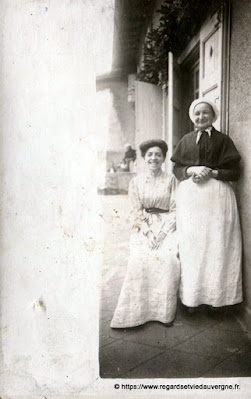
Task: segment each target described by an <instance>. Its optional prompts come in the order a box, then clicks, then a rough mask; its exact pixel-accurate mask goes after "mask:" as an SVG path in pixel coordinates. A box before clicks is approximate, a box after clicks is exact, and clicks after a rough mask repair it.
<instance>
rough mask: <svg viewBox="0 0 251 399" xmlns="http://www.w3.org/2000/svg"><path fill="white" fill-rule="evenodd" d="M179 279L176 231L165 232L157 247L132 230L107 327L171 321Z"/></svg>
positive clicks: (124, 326) (173, 316)
mask: <svg viewBox="0 0 251 399" xmlns="http://www.w3.org/2000/svg"><path fill="white" fill-rule="evenodd" d="M179 282H180V265H179V259H178V257H177V239H176V233H175V232H170V233H168V235H167V236H166V238H165V240H164V242H163V244H162V246H161V248H159V249H158V250H151V249H149V247H148V240H147V238H146V236H144V235H143V234H142V233H141V232H138V233H133V234H132V236H131V241H130V256H129V261H128V266H127V272H126V276H125V280H124V283H123V286H122V289H121V293H120V296H119V300H118V304H117V307H116V310H115V313H114V316H113V319H112V322H111V327H113V328H126V327H134V326H139V325H141V324H144V323H146V322H148V321H160V322H162V323H169V322H171V321H173V319H174V318H175V313H176V307H177V291H178V288H179Z"/></svg>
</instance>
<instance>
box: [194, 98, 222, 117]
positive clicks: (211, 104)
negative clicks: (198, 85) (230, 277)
mask: <svg viewBox="0 0 251 399" xmlns="http://www.w3.org/2000/svg"><path fill="white" fill-rule="evenodd" d="M201 103H206V104H208V105H210V106H211V107H212V109H213V111H214V119H213V122H215V121H216V119H217V118H218V116H219V111H218V108H217V106H216V104H215V103H213V102H212V101H209V100H207V99H206V98H203V97H202V98H197V100H194V101H193V102H192V104H191V105H190V107H189V117H190V119H191V121H192V122H193V123H194V120H195V116H194V108H195V107H196V105H198V104H201Z"/></svg>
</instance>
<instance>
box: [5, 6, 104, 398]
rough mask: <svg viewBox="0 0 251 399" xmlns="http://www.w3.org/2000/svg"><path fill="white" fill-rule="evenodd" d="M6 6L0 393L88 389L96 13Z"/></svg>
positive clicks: (93, 307) (93, 315)
mask: <svg viewBox="0 0 251 399" xmlns="http://www.w3.org/2000/svg"><path fill="white" fill-rule="evenodd" d="M0 11H1V12H0V15H1V36H0V37H1V39H0V51H1V62H0V99H1V102H0V127H1V157H0V160H1V162H0V175H1V181H0V185H1V187H0V188H1V211H2V213H1V241H0V243H1V277H0V281H1V336H2V343H1V344H2V345H1V347H2V358H1V373H2V374H1V379H0V392H1V396H2V397H10V396H14V395H24V397H28V395H32V394H33V395H35V394H36V395H38V394H41V395H45V396H46V394H50V393H57V394H67V395H68V394H69V393H71V394H72V393H82V392H85V391H86V387H87V386H88V385H89V384H90V382H91V381H93V380H94V379H95V378H96V377H97V375H98V369H97V355H98V354H97V348H98V346H97V337H98V317H97V312H98V308H97V298H98V296H97V278H98V268H97V265H98V262H99V260H100V256H101V255H100V251H99V250H98V249H99V246H100V241H98V240H99V239H100V238H101V233H99V230H98V229H99V225H98V223H96V219H97V214H98V203H97V198H96V195H95V192H96V186H95V174H96V172H97V170H96V164H95V156H96V154H95V126H94V122H95V118H93V115H94V111H95V109H94V106H95V102H94V96H95V86H94V82H95V76H94V68H93V66H94V59H93V57H92V55H93V56H94V55H95V50H94V49H93V44H94V38H95V36H94V34H93V29H94V26H95V25H94V21H95V19H96V18H97V14H96V11H95V8H94V7H93V2H92V1H91V0H85V1H72V0H48V1H44V0H33V1H27V0H11V1H9V0H2V2H1V5H0ZM90 332H91V334H90Z"/></svg>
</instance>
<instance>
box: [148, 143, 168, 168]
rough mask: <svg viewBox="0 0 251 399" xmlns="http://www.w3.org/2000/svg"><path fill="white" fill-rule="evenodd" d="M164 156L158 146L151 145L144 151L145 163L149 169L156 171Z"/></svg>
mask: <svg viewBox="0 0 251 399" xmlns="http://www.w3.org/2000/svg"><path fill="white" fill-rule="evenodd" d="M164 160H165V158H164V156H163V153H162V150H161V148H160V147H151V148H149V149H148V150H147V151H146V154H145V163H146V165H147V166H148V169H149V170H150V171H155V172H156V171H158V170H160V169H161V165H162V163H163V162H164Z"/></svg>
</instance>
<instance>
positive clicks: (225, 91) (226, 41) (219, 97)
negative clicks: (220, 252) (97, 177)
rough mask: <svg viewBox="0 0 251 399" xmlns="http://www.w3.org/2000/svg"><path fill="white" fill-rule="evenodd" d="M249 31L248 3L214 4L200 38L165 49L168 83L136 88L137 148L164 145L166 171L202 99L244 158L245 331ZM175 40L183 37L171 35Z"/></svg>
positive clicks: (249, 320) (246, 310) (250, 165)
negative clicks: (146, 143)
mask: <svg viewBox="0 0 251 399" xmlns="http://www.w3.org/2000/svg"><path fill="white" fill-rule="evenodd" d="M167 3H169V4H170V3H171V2H170V1H157V2H156V4H155V9H154V10H153V13H152V15H151V18H150V19H149V23H148V29H147V31H146V32H145V31H144V32H143V33H142V37H141V46H140V47H139V51H138V60H137V72H138V76H141V71H142V70H143V71H144V65H145V63H146V61H147V60H146V59H145V58H146V53H145V51H144V49H145V48H146V47H145V46H146V45H148V36H147V35H148V33H149V32H151V30H153V29H155V28H156V27H158V25H159V24H160V23H161V21H160V13H158V12H157V10H159V9H160V7H161V6H165V5H166V4H167ZM198 3H201V4H202V2H200V1H198ZM191 11H192V10H191ZM250 26H251V2H250V1H249V0H232V1H212V2H211V3H210V7H208V10H207V12H206V14H205V16H204V18H203V19H202V20H201V21H200V23H199V24H198V27H197V30H196V32H195V33H192V34H191V32H190V31H189V28H188V30H187V36H188V37H189V40H187V41H186V43H185V40H184V43H185V45H184V46H183V47H182V46H180V48H179V49H178V51H172V50H170V49H168V48H167V57H166V78H165V80H163V79H162V80H161V79H160V80H159V82H157V84H156V82H155V84H154V83H151V81H147V79H144V78H143V79H140V80H137V81H136V83H135V127H136V129H135V143H136V146H137V147H138V145H139V143H140V142H141V141H143V140H145V139H148V138H154V137H155V138H162V139H164V140H166V141H167V143H168V147H169V156H168V158H169V160H167V164H166V168H167V169H168V170H170V171H171V170H172V162H171V161H170V157H171V155H172V152H173V150H174V148H175V146H176V145H177V143H178V142H179V140H180V139H181V138H182V136H183V135H184V134H186V133H188V132H189V131H191V130H193V126H192V124H191V122H190V120H189V117H188V109H189V105H190V103H191V102H192V101H193V100H194V99H196V98H198V97H205V98H207V99H209V100H211V101H213V102H215V103H216V104H217V106H218V108H219V110H220V117H219V118H218V120H217V122H216V124H215V127H216V128H217V129H218V130H220V131H222V132H223V133H225V134H227V135H229V136H230V137H231V138H232V139H233V140H234V142H235V143H236V146H237V148H238V150H239V152H240V154H241V156H242V169H243V171H242V177H241V179H240V180H239V182H238V183H237V185H236V193H237V198H238V202H239V210H240V218H241V224H242V232H243V281H244V302H243V305H242V308H241V311H240V312H239V313H238V317H239V318H240V320H241V322H242V323H244V325H245V327H246V328H251V289H250V288H251V249H250V245H249V242H250V238H251V237H250V236H251V229H250V227H251V208H250V197H251V186H250V179H251V161H250V157H249V153H250V152H249V150H250V148H249V147H250V144H249V142H250V140H249V137H250V130H251V102H250V87H251V83H250V77H249V75H250V57H249V54H250V49H251V40H250ZM172 34H173V35H175V34H177V35H178V34H179V32H170V35H172ZM164 72H165V71H164ZM161 73H163V71H161ZM140 168H141V165H140V164H139V170H140Z"/></svg>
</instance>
